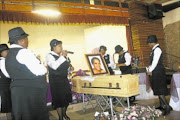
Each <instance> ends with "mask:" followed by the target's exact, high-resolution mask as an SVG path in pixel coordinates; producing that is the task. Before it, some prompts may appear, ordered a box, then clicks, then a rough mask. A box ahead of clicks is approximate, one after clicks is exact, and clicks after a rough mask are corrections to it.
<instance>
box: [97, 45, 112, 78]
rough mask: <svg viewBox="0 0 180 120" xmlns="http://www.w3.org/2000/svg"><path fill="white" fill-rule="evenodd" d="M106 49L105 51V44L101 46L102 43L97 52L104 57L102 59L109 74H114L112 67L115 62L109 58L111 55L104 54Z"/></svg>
mask: <svg viewBox="0 0 180 120" xmlns="http://www.w3.org/2000/svg"><path fill="white" fill-rule="evenodd" d="M106 51H107V48H106V46H103V45H102V46H100V48H99V52H100V53H101V54H102V56H103V57H104V60H105V62H106V64H107V67H108V69H109V72H110V74H111V75H113V74H114V71H113V69H114V68H115V63H114V61H113V59H112V58H111V56H110V55H109V54H106Z"/></svg>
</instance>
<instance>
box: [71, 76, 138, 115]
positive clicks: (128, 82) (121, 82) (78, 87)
mask: <svg viewBox="0 0 180 120" xmlns="http://www.w3.org/2000/svg"><path fill="white" fill-rule="evenodd" d="M89 78H91V80H92V79H93V80H92V81H89V80H88V77H87V76H85V77H84V76H83V77H80V76H77V77H74V78H72V80H71V81H72V91H74V92H76V93H82V94H83V95H84V94H91V95H99V96H109V97H108V98H109V102H110V107H111V113H113V105H112V96H116V97H121V98H122V97H125V98H127V103H128V107H129V97H131V96H135V95H138V94H139V93H140V91H139V76H138V75H131V74H128V75H103V76H95V77H89ZM83 104H84V103H83ZM121 105H122V104H121ZM122 106H123V105H122ZM123 107H124V106H123ZM83 108H84V107H83Z"/></svg>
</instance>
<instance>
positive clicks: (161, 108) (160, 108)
mask: <svg viewBox="0 0 180 120" xmlns="http://www.w3.org/2000/svg"><path fill="white" fill-rule="evenodd" d="M156 109H159V110H164V108H163V107H161V106H159V107H157V108H156Z"/></svg>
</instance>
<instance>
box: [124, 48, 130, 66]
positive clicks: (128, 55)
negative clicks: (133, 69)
mask: <svg viewBox="0 0 180 120" xmlns="http://www.w3.org/2000/svg"><path fill="white" fill-rule="evenodd" d="M124 52H126V51H124ZM124 58H125V61H126V62H125V63H124V64H125V65H126V66H129V65H130V64H131V55H130V54H129V53H128V52H126V53H125V55H124Z"/></svg>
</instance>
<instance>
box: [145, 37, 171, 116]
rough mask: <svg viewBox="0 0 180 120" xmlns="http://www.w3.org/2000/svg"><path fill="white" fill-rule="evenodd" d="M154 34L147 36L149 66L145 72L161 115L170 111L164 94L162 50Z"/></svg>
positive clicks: (166, 91) (165, 89)
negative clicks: (156, 98)
mask: <svg viewBox="0 0 180 120" xmlns="http://www.w3.org/2000/svg"><path fill="white" fill-rule="evenodd" d="M157 42H158V40H157V37H156V35H150V36H148V40H147V43H148V45H149V47H151V48H152V53H151V54H150V66H149V67H148V68H147V74H148V75H149V76H150V81H151V87H152V90H153V92H154V95H158V96H159V102H160V106H159V107H157V109H160V110H162V111H163V115H167V114H169V113H170V111H171V107H170V106H169V104H168V102H167V100H166V98H165V96H166V95H168V89H167V85H166V75H165V68H164V65H163V55H162V50H161V48H160V46H159V44H158V43H157Z"/></svg>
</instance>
